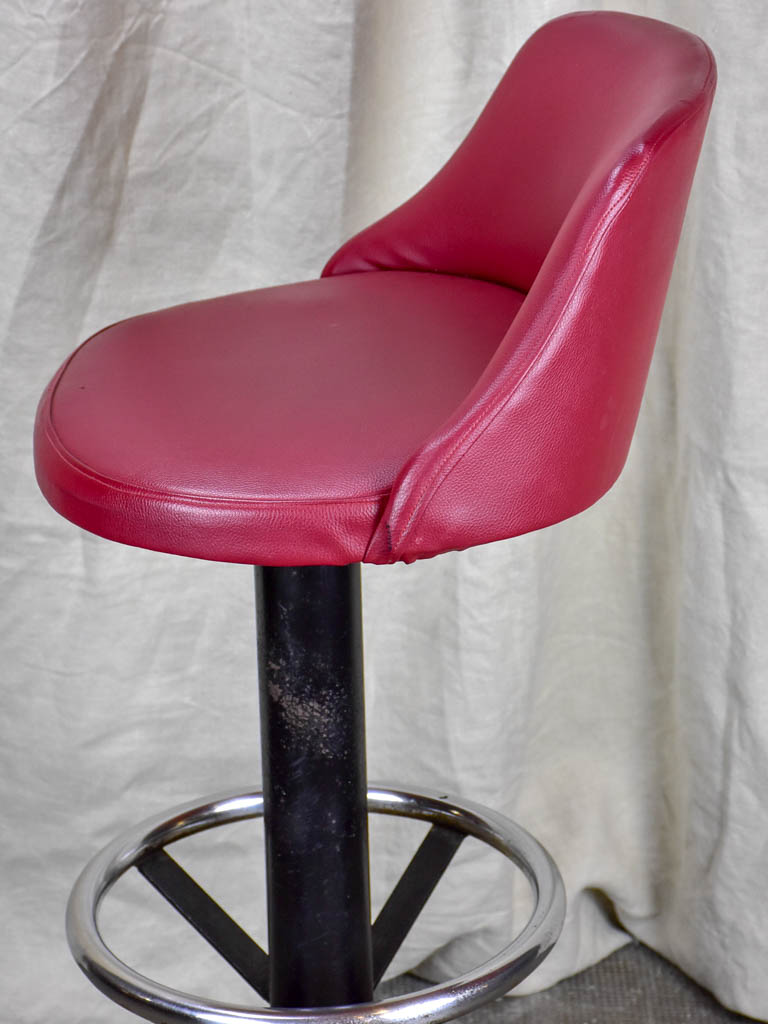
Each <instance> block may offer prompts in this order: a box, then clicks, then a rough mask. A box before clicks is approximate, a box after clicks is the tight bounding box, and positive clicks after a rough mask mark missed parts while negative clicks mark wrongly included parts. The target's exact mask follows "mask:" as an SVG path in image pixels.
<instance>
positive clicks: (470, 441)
mask: <svg viewBox="0 0 768 1024" xmlns="http://www.w3.org/2000/svg"><path fill="white" fill-rule="evenodd" d="M707 52H708V57H709V71H708V74H707V76H706V79H705V82H704V85H703V87H702V90H701V92H702V100H701V102H700V103H697V104H696V105H695V106H694V107H693V109H692V110H690V111H689V112H688V114H686V116H685V117H684V118H683V119H682V120H681V121H678V122H677V124H673V125H671V126H670V127H669V128H668V129H667V131H666V132H665V133H664V134H663V135H662V136H661V137H660V138H658V139H657V140H656V141H655V142H654V143H653V145H652V146H651V147H650V148H649V149H648V151H647V152H646V154H645V159H644V160H643V161H642V163H641V165H640V167H638V169H637V171H636V172H635V175H634V178H633V179H632V181H631V182H629V183H628V185H627V186H626V188H625V190H624V191H623V192H622V193H621V195H619V196H617V197H615V198H614V199H612V200H611V203H610V204H609V207H608V209H607V210H606V211H605V212H604V213H603V215H602V216H601V218H600V220H599V222H598V224H597V225H596V226H595V228H594V229H593V231H592V233H591V234H590V236H589V241H588V242H587V248H588V249H589V248H591V247H593V245H594V243H595V242H596V240H597V241H599V240H602V238H603V237H604V236H605V235H606V234H607V233H608V231H609V229H610V228H611V227H612V226H613V224H614V223H615V222H616V221H617V220H618V218H619V216H620V214H621V212H622V210H623V209H624V208H625V207H626V205H627V203H628V202H629V200H630V198H631V197H632V195H633V194H634V192H635V190H636V189H637V187H638V185H639V184H640V182H641V181H642V179H643V177H644V175H645V172H646V171H647V169H648V167H649V165H650V163H651V160H652V159H653V157H654V156H655V155H656V153H657V152H658V151H659V150H660V149H661V147H662V146H663V145H664V143H665V142H666V141H667V140H668V139H670V138H671V137H672V136H673V135H675V134H676V133H677V132H678V131H679V130H680V129H682V128H683V127H685V125H687V124H688V122H689V121H691V120H692V119H693V117H694V116H695V115H696V114H698V113H699V111H700V110H701V108H702V107H703V106H704V104H705V103H706V100H707V96H708V89H707V87H708V85H709V83H710V81H711V79H712V75H713V71H714V65H713V60H712V56H711V54H710V53H709V51H707ZM598 236H599V238H598ZM597 253H598V249H597V247H596V246H595V247H594V248H592V251H591V253H590V255H589V257H588V259H587V261H586V262H585V264H584V266H583V268H582V270H581V272H580V274H579V276H578V278H577V279H576V281H575V282H574V284H573V287H572V288H571V291H570V292H569V294H568V297H567V298H566V300H565V302H564V304H563V308H562V310H561V312H560V314H559V316H558V317H557V319H556V321H555V323H554V324H553V325H552V328H551V330H550V331H549V333H548V334H547V337H546V338H545V339H544V341H543V342H542V343H541V346H540V347H539V350H538V351H537V352H536V354H535V356H533V358H532V359H531V361H530V362H529V364H528V366H527V367H526V368H525V370H524V371H523V373H522V375H521V376H520V377H519V378H518V380H517V381H516V382H515V384H514V387H513V388H512V390H511V391H510V392H509V393H508V394H506V395H505V396H504V397H503V398H502V399H500V400H498V401H497V402H496V403H495V405H494V406H493V407H492V408H491V409H489V410H488V411H487V412H485V413H484V414H483V415H482V416H481V417H479V418H478V419H477V420H476V422H475V423H474V424H473V425H472V427H471V430H470V433H469V436H464V435H462V437H460V438H458V439H457V440H456V441H455V442H454V444H453V446H452V447H451V449H450V450H449V451H448V452H447V453H446V455H445V456H444V457H443V459H442V460H441V461H440V464H439V465H438V466H437V467H436V468H435V469H434V470H433V471H432V473H431V474H430V476H429V479H428V480H427V482H426V483H425V484H424V486H423V488H422V489H421V491H420V493H419V496H418V498H416V501H415V508H414V510H413V512H412V513H411V515H410V516H409V518H408V520H407V522H406V523H405V525H404V526H403V528H402V530H401V531H400V533H399V535H398V537H397V539H396V540H394V542H393V543H392V553H393V554H395V553H396V549H397V548H400V547H401V545H402V543H403V541H404V540H405V539H406V537H407V536H408V534H409V533H410V532H411V530H412V529H413V528H414V526H415V525H416V523H417V522H418V520H419V519H420V518H421V516H422V515H423V514H424V512H425V511H426V509H427V507H428V504H429V501H430V500H431V499H432V498H433V497H434V496H435V494H436V493H437V491H438V490H439V489H440V487H441V486H442V484H443V483H444V482H445V480H446V479H447V477H448V476H449V475H450V474H451V473H452V472H453V470H454V469H456V467H457V466H458V465H459V463H460V462H461V460H462V459H463V458H464V456H465V455H466V454H467V453H468V452H469V451H470V450H471V449H472V447H473V446H474V445H475V443H476V442H477V441H478V440H479V439H480V437H482V435H483V434H484V433H485V431H486V429H487V428H488V427H490V426H491V424H492V423H493V422H494V421H495V420H496V419H497V417H498V416H499V415H500V414H501V413H502V412H503V411H504V410H505V409H506V407H507V406H508V405H509V403H510V402H511V401H512V399H513V398H514V396H515V395H516V393H517V391H518V390H519V388H520V387H521V386H522V385H523V383H524V382H525V380H526V379H527V378H528V376H529V375H530V374H531V373H532V372H533V370H534V369H535V368H536V366H537V365H538V363H539V362H540V361H541V359H542V358H543V356H544V355H545V354H546V352H547V350H548V348H549V343H550V341H551V339H552V336H553V335H554V333H555V332H556V331H557V329H558V328H559V327H560V325H561V323H562V322H563V320H564V318H565V316H566V313H567V312H568V310H569V309H570V308H571V306H572V304H573V300H574V297H575V295H576V291H577V289H578V287H579V285H580V284H581V281H582V279H583V278H584V276H585V275H586V273H587V271H588V270H589V269H590V268H591V266H592V264H593V263H594V262H595V259H596V258H597ZM462 446H463V450H462V451H459V449H461V448H462ZM457 452H459V454H458V456H457V457H456V458H455V459H454V455H455V454H456V453H457ZM452 460H453V461H452ZM427 495H428V498H427ZM425 498H426V499H427V500H425ZM388 532H389V531H388Z"/></svg>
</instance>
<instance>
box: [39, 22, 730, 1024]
mask: <svg viewBox="0 0 768 1024" xmlns="http://www.w3.org/2000/svg"><path fill="white" fill-rule="evenodd" d="M714 86H715V67H714V61H713V59H712V55H711V53H710V51H709V50H708V49H707V47H706V46H705V45H704V44H703V43H702V42H701V40H699V39H697V38H696V37H695V36H692V35H690V34H688V33H686V32H683V31H681V30H679V29H677V28H674V27H672V26H669V25H666V24H663V23H661V22H657V21H652V20H649V19H646V18H640V17H636V16H633V15H626V14H615V13H604V12H599V13H578V14H571V15H566V16H565V17H562V18H559V19H556V20H555V21H552V22H550V23H548V24H546V25H545V26H544V27H543V28H541V29H540V30H539V31H538V32H536V33H535V35H534V36H532V38H531V39H530V40H529V41H528V42H527V43H526V45H525V46H524V47H523V49H522V50H521V51H520V53H519V54H518V56H517V57H516V58H515V60H514V62H513V64H512V65H511V67H510V68H509V70H508V71H507V73H506V74H505V76H504V78H503V79H502V81H501V83H500V85H499V86H498V88H497V89H496V91H495V92H494V94H493V96H492V97H491V99H490V101H489V102H488V104H487V106H486V108H485V110H484V111H483V112H482V114H481V115H480V118H479V120H478V121H477V123H476V124H475V126H474V127H473V128H472V130H471V132H470V133H469V135H468V137H467V138H466V140H465V141H464V142H463V144H462V145H461V146H460V147H459V149H458V150H457V152H456V153H455V154H454V156H453V157H452V158H451V159H450V160H449V162H448V163H447V164H446V166H445V167H444V168H443V169H442V170H441V171H440V172H439V173H438V174H437V176H436V177H435V178H434V179H433V180H432V181H431V182H430V183H429V184H428V185H427V186H426V187H425V188H423V189H422V190H421V191H420V192H419V193H418V194H417V195H416V196H414V197H413V198H412V199H411V200H410V201H408V202H406V203H405V204H404V205H403V206H401V207H400V208H398V209H397V210H395V211H394V212H393V213H391V214H389V215H388V216H386V217H384V218H383V219H382V220H380V221H379V222H377V223H376V224H374V225H373V226H371V227H369V228H368V229H366V230H365V231H363V232H361V233H360V234H359V235H357V236H356V237H354V238H352V239H351V240H350V241H348V242H347V243H346V244H344V245H343V246H342V247H341V249H339V251H338V252H337V253H336V254H335V255H334V256H333V257H332V258H331V259H330V261H329V262H328V264H327V266H326V267H325V269H324V271H323V275H322V277H321V278H320V279H319V280H317V281H310V282H304V283H300V284H295V285H289V286H282V287H276V288H267V289H262V290H260V291H254V292H247V293H242V294H237V295H230V296H226V297H224V298H219V299H214V300H208V301H204V302H199V303H190V304H187V305H183V306H178V307H175V308H172V309H166V310H163V311H161V312H156V313H151V314H148V315H146V316H139V317H134V318H132V319H130V320H126V321H123V322H121V323H118V324H115V325H113V326H111V327H108V328H106V329H105V330H103V331H101V332H100V333H98V334H96V335H94V336H93V337H92V338H90V339H89V340H88V341H86V342H85V343H84V344H83V345H82V346H81V347H80V348H78V349H77V350H76V351H75V352H74V353H73V354H72V355H71V356H70V357H69V359H67V361H66V362H65V363H64V365H63V366H62V367H61V369H60V370H59V371H58V373H57V374H56V376H55V377H54V378H53V380H52V382H51V384H50V385H49V387H48V389H47V390H46V392H45V394H44V395H43V398H42V400H41V403H40V407H39V410H38V416H37V422H36V432H35V459H36V470H37V476H38V481H39V484H40V487H41V489H42V491H43V493H44V495H45V497H46V498H47V499H48V501H49V502H50V503H51V504H52V505H53V507H54V508H55V509H56V510H57V511H58V512H60V513H61V514H62V515H63V516H65V517H66V518H68V519H70V520H71V521H72V522H73V523H76V524H77V525H79V526H81V527H82V528H84V529H86V530H89V531H91V532H93V533H96V534H98V535H100V536H102V537H106V538H108V539H110V540H114V541H120V542H121V543H124V544H131V545H136V546H139V547H145V548H150V549H154V550H158V551H166V552H170V553H175V554H179V555H186V556H192V557H195V558H206V559H214V560H220V561H227V562H234V563H248V564H252V565H254V566H256V567H257V568H256V570H255V571H256V607H257V618H258V658H259V680H260V710H261V728H262V776H263V785H262V790H260V791H256V790H254V791H250V792H235V793H225V794H219V795H217V796H214V797H211V798H208V799H205V800H202V801H198V802H196V803H195V804H193V805H190V806H185V807H181V808H176V809H175V810H173V811H171V812H166V813H164V814H161V815H159V816H158V817H156V818H152V819H150V820H149V821H147V822H144V823H143V824H141V825H139V826H137V827H135V828H133V829H131V830H130V831H129V832H127V833H126V834H125V835H123V836H121V837H119V838H118V839H117V840H115V841H114V842H113V843H111V844H110V845H109V846H107V847H106V848H105V849H104V850H102V852H101V853H99V854H97V855H96V856H95V857H94V859H93V860H92V861H91V862H90V863H89V864H88V865H87V866H86V868H85V870H84V871H83V873H82V875H81V876H80V878H79V879H78V881H77V883H76V885H75V887H74V890H73V892H72V896H71V899H70V902H69V907H68V911H67V932H68V939H69V943H70V946H71V948H72V951H73V953H74V956H75V958H76V960H77V962H78V963H79V965H80V966H81V968H82V969H83V971H84V972H85V973H86V975H87V976H88V977H89V978H90V979H91V981H93V982H94V984H96V985H97V986H98V987H99V988H100V989H102V991H104V992H105V993H106V994H107V995H108V996H110V997H111V998H112V999H114V1000H115V1001H116V1002H118V1003H120V1004H122V1005H123V1006H124V1007H126V1008H128V1009H129V1010H132V1011H133V1012H135V1013H137V1014H139V1015H140V1016H143V1017H145V1018H146V1019H147V1020H151V1021H157V1022H165V1024H168V1022H173V1024H179V1022H189V1021H197V1022H202V1021H205V1022H210V1024H224V1022H227V1024H232V1022H241V1024H245V1022H252V1024H253V1022H258V1024H272V1022H276V1021H280V1022H289V1024H299V1022H308V1021H313V1022H317V1024H326V1022H327V1024H330V1022H334V1024H336V1022H338V1024H342V1022H349V1024H351V1022H356V1024H362V1022H370V1024H373V1022H374V1021H378V1022H389V1024H396V1022H397V1024H408V1022H414V1024H415V1022H424V1024H426V1022H439V1021H445V1020H448V1019H450V1018H452V1017H454V1016H457V1015H459V1014H461V1013H464V1012H466V1011H468V1010H470V1009H472V1008H474V1007H476V1006H477V1005H479V1004H480V1003H482V1002H483V1001H485V1000H487V999H490V998H492V997H494V996H497V995H500V994H502V993H503V992H505V991H507V990H508V989H509V988H511V987H512V986H513V985H515V984H516V983H517V982H519V981H520V980H521V979H522V978H523V977H525V976H526V975H527V974H528V973H529V972H530V971H532V970H533V969H534V968H535V967H536V966H537V964H538V963H540V962H541V960H542V959H543V958H544V957H545V956H546V955H547V953H548V952H549V950H550V949H551V947H552V945H553V943H554V942H555V940H556V938H557V935H558V934H559V931H560V928H561V926H562V921H563V917H564V912H565V901H564V895H563V887H562V883H561V881H560V876H559V874H558V872H557V869H556V867H555V866H554V864H553V862H552V860H551V859H550V857H549V856H548V854H547V853H546V852H545V851H544V850H543V848H542V847H541V846H540V845H539V844H538V843H537V842H536V840H534V839H533V838H532V837H531V836H529V835H528V834H527V833H526V832H525V831H524V830H523V829H521V828H520V827H519V826H517V825H515V824H513V823H512V822H510V821H507V820H506V819H504V818H502V817H500V816H499V815H497V814H495V813H494V812H493V811H490V810H488V809H486V808H482V807H479V806H477V805H474V804H472V803H469V802H467V801H464V800H459V799H456V798H451V797H449V796H447V795H446V794H443V793H434V792H429V791H425V792H415V791H411V790H407V789H403V788H399V787H394V786H373V785H368V784H367V780H366V770H365V742H364V727H363V670H362V645H361V602H360V563H361V562H368V563H375V564H384V563H390V562H395V561H399V560H401V561H404V562H412V561H414V560H416V559H420V558H429V557H432V556H435V555H439V554H441V553H442V552H445V551H449V550H457V549H459V550H460V549H463V548H467V547H469V546H471V545H475V544H483V543H487V542H489V541H493V540H497V539H501V538H507V537H513V536H516V535H519V534H522V533H525V532H527V531H531V530H536V529H541V528H543V527H546V526H548V525H550V524H553V523H556V522H559V521H561V520H563V519H565V518H567V517H569V516H572V515H575V514H576V513H578V512H580V511H582V510H583V509H585V508H587V507H588V506H589V505H591V504H592V503H593V502H595V501H596V500H597V499H598V498H599V497H600V496H601V495H602V494H603V493H604V492H605V491H606V490H607V489H608V488H609V487H610V486H611V485H612V484H613V482H614V481H615V479H616V477H617V476H618V474H619V472H620V470H621V467H622V465H623V463H624V460H625V458H626V455H627V451H628V448H629V444H630V440H631V437H632V432H633V429H634V424H635V420H636V418H637V414H638V409H639V405H640V400H641V396H642V390H643V387H644V382H645V377H646V374H647V370H648V365H649V361H650V358H651V353H652V348H653V343H654V339H655V335H656V331H657V328H658V323H659V318H660V315H661V309H662V305H663V301H664V296H665V293H666V289H667V285H668V280H669V275H670V272H671V268H672V262H673V259H674V252H675V248H676V245H677V239H678V236H679V232H680V228H681V224H682V219H683V214H684V210H685V204H686V201H687V196H688V191H689V188H690V184H691V179H692V177H693V173H694V169H695V164H696V160H697V156H698V152H699V148H700V146H701V142H702V138H703V134H704V129H705V126H706V121H707V116H708V112H709V107H710V104H711V101H712V96H713V92H714ZM369 812H373V813H381V814H388V815H406V816H410V817H414V818H418V819H421V820H423V821H426V822H429V823H430V824H431V826H432V827H431V830H430V831H429V832H428V833H427V836H426V838H425V839H424V841H423V843H422V845H421V847H420V848H419V850H418V851H417V853H416V855H415V856H414V858H413V860H412V862H411V864H410V865H409V867H408V868H407V869H406V870H405V872H404V874H403V876H402V878H401V880H400V882H399V883H398V884H397V885H396V887H395V889H394V891H393V893H392V895H391V897H390V898H389V900H388V901H387V903H386V904H385V906H384V908H383V909H382V911H381V913H380V914H379V916H378V918H377V920H376V921H375V922H374V924H373V926H371V921H370V901H369V882H368V871H369V867H368V846H367V815H368V813H369ZM261 816H263V817H264V827H265V834H266V850H267V856H266V871H267V891H268V926H269V952H268V954H267V953H266V952H265V951H264V950H262V949H261V948H260V947H259V946H257V945H256V943H254V942H253V940H252V939H251V938H250V937H249V936H248V935H247V934H246V933H245V932H244V931H243V930H242V929H241V928H240V926H239V925H238V924H237V923H236V922H235V920H233V918H232V917H230V916H229V914H228V913H227V912H226V911H225V910H224V909H223V908H221V907H220V906H218V905H217V904H216V903H215V902H214V901H213V900H212V899H211V898H210V896H208V895H207V894H206V893H205V892H204V891H203V890H202V889H201V888H200V886H199V885H198V884H197V883H196V882H195V881H194V880H193V879H192V878H191V877H190V876H189V875H187V874H186V872H184V871H183V869H182V868H181V867H180V866H179V864H178V863H177V862H176V861H175V860H174V859H173V858H172V857H171V856H170V854H169V853H168V852H167V847H169V846H170V845H171V844H173V843H175V842H177V841H180V840H183V839H184V838H185V837H186V836H189V835H192V834H193V833H196V832H200V831H204V830H206V829H210V828H214V827H218V826H221V825H225V824H227V823H229V822H235V821H240V820H243V819H246V818H252V817H261ZM465 835H472V836H475V837H476V838H478V839H480V840H481V841H483V842H485V843H488V844H490V845H491V846H492V847H494V848H495V849H496V850H497V851H499V853H500V854H502V855H504V856H506V857H508V858H510V859H511V860H512V861H513V862H514V863H515V864H517V865H518V866H519V867H520V868H521V869H522V870H523V872H524V873H525V874H526V876H527V877H528V880H529V882H530V883H531V886H532V890H533V894H534V904H535V906H534V910H533V913H532V916H531V918H530V920H529V922H528V924H527V925H526V926H525V928H524V929H523V931H522V932H521V934H520V935H518V936H517V937H516V938H515V939H514V940H512V941H511V942H510V944H509V945H508V946H507V947H506V949H504V950H502V951H501V952H500V953H499V954H498V955H497V956H495V957H494V958H492V959H491V960H490V961H489V962H487V963H486V964H483V965H481V966H479V967H478V968H477V969H475V970H473V971H470V972H468V973H467V974H465V975H463V976H462V977H460V978H457V979H453V980H451V981H449V982H446V983H443V984H440V985H435V986H432V987H430V988H427V989H425V990H424V991H421V992H417V993H415V994H412V995H407V996H397V997H392V998H389V999H384V1000H380V1001H374V996H373V991H374V986H375V984H376V983H377V982H378V980H379V979H380V978H381V976H382V974H383V973H384V971H385V969H386V967H387V965H388V964H389V963H390V962H391V959H392V957H393V955H394V953H395V952H396V950H397V949H398V947H399V945H400V943H401V942H402V940H403V938H404V937H405V935H406V934H407V932H408V930H409V929H410V927H411V925H412V924H413V922H414V921H415V919H416V918H417V916H418V914H419V913H420V911H421V909H422V907H423V905H424V903H425V902H426V900H427V899H428V897H429V895H430V893H431V892H432V890H433V888H434V886H435V884H436V882H437V880H438V879H439V878H440V876H441V874H442V872H443V871H444V870H445V868H446V867H447V866H448V864H449V862H450V861H451V858H452V856H453V855H454V853H455V851H456V849H457V848H458V846H459V844H460V843H461V841H462V839H463V837H464V836H465ZM133 867H135V868H137V869H138V870H139V871H140V872H141V873H142V874H143V875H144V876H145V877H146V878H147V879H148V880H149V881H150V882H151V883H152V885H153V886H154V887H155V888H156V889H158V890H159V891H160V892H161V893H162V894H163V895H164V896H165V897H166V898H167V899H168V900H169V901H170V902H171V903H172V904H173V905H174V906H175V907H176V908H177V909H178V910H179V911H180V912H181V913H182V914H183V915H184V916H185V917H186V918H187V919H188V920H189V921H190V923H191V924H192V925H193V926H194V927H195V928H196V929H197V930H198V931H199V932H200V933H201V934H202V935H203V936H204V937H205V938H206V939H208V941H209V942H210V943H211V944H212V945H213V946H214V947H215V948H216V949H217V950H218V952H219V953H220V954H221V955H222V956H224V957H225V958H226V959H227V960H228V961H229V962H230V963H231V964H232V966H233V967H235V969H236V970H237V971H239V972H240V974H241V975H242V976H243V977H244V978H245V979H246V980H247V981H248V982H249V983H250V984H251V986H252V987H253V988H254V989H255V990H256V991H257V992H259V993H261V995H262V996H263V997H264V998H265V999H266V1000H267V1001H268V1002H269V1004H270V1005H269V1006H268V1007H266V1008H258V1007H249V1006H236V1005H225V1004H222V1003H219V1002H215V1001H208V1002H205V1001H203V1000H201V999H200V998H198V997H194V996H190V995H188V994H185V993H182V992H179V991H176V990H173V989H170V988H168V987H165V986H163V985H161V984H159V983H157V982H154V981H151V980H149V979H147V978H145V977H143V976H141V975H140V974H138V973H137V972H135V971H133V970H132V969H131V968H130V967H128V966H127V965H126V964H124V963H122V962H121V961H120V960H118V959H117V957H116V956H115V955H114V954H113V953H112V952H111V951H110V949H109V948H108V947H107V946H106V945H105V943H104V941H103V939H102V937H101V935H100V932H99V928H98V921H97V915H98V909H99V905H100V903H101V901H102V899H103V898H104V896H105V894H106V893H107V892H108V890H109V889H110V887H111V886H112V885H113V884H114V882H115V881H116V879H117V878H119V877H120V876H121V875H122V874H123V873H125V872H126V871H128V870H129V869H131V868H133ZM299 878H300V879H301V880H302V882H301V891H302V892H303V894H304V896H303V898H301V899H297V898H296V896H295V891H296V879H299Z"/></svg>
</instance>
